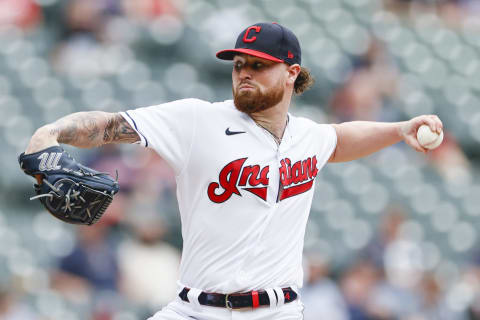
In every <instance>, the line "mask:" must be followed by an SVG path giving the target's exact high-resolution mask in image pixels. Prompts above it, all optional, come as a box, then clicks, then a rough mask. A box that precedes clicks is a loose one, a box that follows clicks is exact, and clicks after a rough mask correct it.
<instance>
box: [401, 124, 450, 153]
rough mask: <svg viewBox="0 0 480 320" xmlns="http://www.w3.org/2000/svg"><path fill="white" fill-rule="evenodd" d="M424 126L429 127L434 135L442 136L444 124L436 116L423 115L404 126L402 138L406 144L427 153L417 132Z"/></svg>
mask: <svg viewBox="0 0 480 320" xmlns="http://www.w3.org/2000/svg"><path fill="white" fill-rule="evenodd" d="M422 125H427V126H428V127H429V128H430V130H431V131H432V132H433V133H436V134H441V133H442V131H443V123H442V121H441V120H440V118H439V117H438V116H436V115H422V116H418V117H415V118H413V119H411V120H409V121H407V122H405V123H404V124H403V126H402V129H401V132H402V138H403V140H404V141H405V143H406V144H408V145H409V146H410V147H412V148H413V149H414V150H416V151H418V152H423V153H425V152H427V151H428V149H427V148H425V147H424V146H422V145H421V144H420V142H419V141H418V139H417V131H418V129H419V128H420V127H421V126H422Z"/></svg>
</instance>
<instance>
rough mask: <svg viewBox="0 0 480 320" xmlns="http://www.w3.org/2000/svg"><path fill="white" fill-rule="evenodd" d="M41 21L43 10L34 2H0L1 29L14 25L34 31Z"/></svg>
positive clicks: (23, 0) (5, 0) (16, 0)
mask: <svg viewBox="0 0 480 320" xmlns="http://www.w3.org/2000/svg"><path fill="white" fill-rule="evenodd" d="M41 20H42V11H41V8H40V6H39V5H38V4H37V3H36V2H35V1H34V0H0V27H1V26H4V25H14V26H17V27H20V28H22V29H32V28H34V27H36V26H37V25H38V24H39V23H40V22H41Z"/></svg>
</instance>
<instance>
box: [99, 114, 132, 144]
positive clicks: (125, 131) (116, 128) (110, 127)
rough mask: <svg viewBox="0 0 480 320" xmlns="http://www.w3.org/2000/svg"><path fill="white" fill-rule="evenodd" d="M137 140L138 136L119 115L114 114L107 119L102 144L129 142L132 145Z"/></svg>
mask: <svg viewBox="0 0 480 320" xmlns="http://www.w3.org/2000/svg"><path fill="white" fill-rule="evenodd" d="M138 140H139V137H138V134H137V132H136V131H135V130H133V129H132V127H131V126H130V124H128V122H127V121H126V120H125V119H124V118H123V117H122V116H121V115H120V114H118V113H117V114H114V115H113V116H112V117H111V118H110V119H108V124H107V126H106V127H105V131H104V132H103V141H104V143H112V142H113V143H115V142H127V143H128V142H129V143H133V142H136V141H138Z"/></svg>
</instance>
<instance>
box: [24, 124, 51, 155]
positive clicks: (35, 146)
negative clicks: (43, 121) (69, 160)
mask: <svg viewBox="0 0 480 320" xmlns="http://www.w3.org/2000/svg"><path fill="white" fill-rule="evenodd" d="M57 137H58V131H56V130H55V128H54V127H53V126H52V125H46V126H43V127H40V128H39V129H37V131H35V133H34V134H33V136H32V138H31V139H30V142H29V144H28V146H27V149H26V150H25V154H30V153H34V152H37V151H40V150H43V149H45V148H48V147H51V146H58V145H59V144H58V141H57Z"/></svg>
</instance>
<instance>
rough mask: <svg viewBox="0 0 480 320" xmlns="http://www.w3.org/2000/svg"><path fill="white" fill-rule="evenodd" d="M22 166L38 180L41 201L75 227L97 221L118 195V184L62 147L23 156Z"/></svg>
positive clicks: (21, 159)
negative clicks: (83, 163)
mask: <svg viewBox="0 0 480 320" xmlns="http://www.w3.org/2000/svg"><path fill="white" fill-rule="evenodd" d="M18 162H19V163H20V167H21V168H22V170H23V171H24V172H25V173H26V174H27V175H30V176H32V177H34V178H36V180H37V183H36V184H34V188H35V192H36V193H37V196H35V197H32V198H30V200H34V199H38V200H40V202H41V203H42V204H43V205H44V206H45V208H46V209H47V210H48V211H49V212H50V213H51V214H52V215H53V216H54V217H56V218H58V219H60V220H62V221H65V222H68V223H73V224H83V225H92V224H94V223H95V222H97V221H98V220H99V219H100V218H101V217H102V215H103V213H104V212H105V210H106V209H107V207H108V206H109V205H110V203H111V202H112V200H113V196H114V195H115V194H116V193H117V192H118V190H119V187H118V182H117V180H114V179H113V178H112V177H110V176H109V175H108V174H107V173H102V172H97V171H95V170H93V169H90V168H88V167H86V166H83V165H82V164H80V163H78V162H76V161H75V159H73V158H72V156H70V155H69V154H68V153H67V152H66V151H65V150H63V148H62V147H60V146H53V147H50V148H46V149H44V150H41V151H39V152H36V153H32V154H27V155H26V154H25V153H22V154H21V155H20V156H19V157H18Z"/></svg>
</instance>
